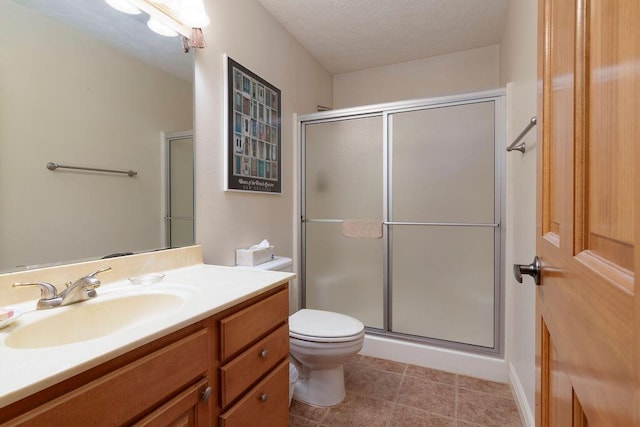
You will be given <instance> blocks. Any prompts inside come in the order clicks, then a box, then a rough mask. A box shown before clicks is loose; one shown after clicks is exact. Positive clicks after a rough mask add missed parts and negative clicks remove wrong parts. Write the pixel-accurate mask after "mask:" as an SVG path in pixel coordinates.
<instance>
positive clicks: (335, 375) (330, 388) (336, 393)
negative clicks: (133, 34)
mask: <svg viewBox="0 0 640 427" xmlns="http://www.w3.org/2000/svg"><path fill="white" fill-rule="evenodd" d="M244 268H257V269H261V270H273V271H292V261H291V258H285V257H275V258H274V259H273V260H272V261H269V262H266V263H264V264H259V265H256V266H254V267H244ZM363 342H364V325H363V324H362V322H360V321H359V320H357V319H354V318H353V317H350V316H347V315H345V314H340V313H333V312H330V311H322V310H312V309H302V310H299V311H298V312H296V313H294V314H292V315H291V316H289V345H290V347H289V352H290V353H291V361H292V362H293V364H294V365H295V367H296V368H297V370H298V380H297V382H295V384H294V390H293V398H294V399H296V400H299V401H301V402H305V403H309V404H311V405H316V406H333V405H337V404H338V403H340V402H342V400H344V396H345V389H344V370H343V368H342V366H343V365H344V363H345V362H347V361H348V360H349V359H350V358H351V357H352V356H354V355H355V354H356V353H358V352H359V351H360V349H361V348H362V344H363Z"/></svg>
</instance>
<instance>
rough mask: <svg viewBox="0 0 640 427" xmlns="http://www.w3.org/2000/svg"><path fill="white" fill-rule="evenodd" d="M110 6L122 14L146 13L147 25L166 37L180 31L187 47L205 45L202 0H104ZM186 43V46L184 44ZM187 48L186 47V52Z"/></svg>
mask: <svg viewBox="0 0 640 427" xmlns="http://www.w3.org/2000/svg"><path fill="white" fill-rule="evenodd" d="M105 1H106V2H107V4H109V5H110V6H111V7H113V8H115V9H117V10H120V11H122V12H125V13H135V12H134V10H135V11H136V12H137V13H140V11H142V12H144V13H146V14H147V15H149V21H147V26H148V27H149V28H150V29H151V30H153V31H154V32H156V33H158V34H161V35H163V36H167V37H175V36H177V35H178V34H182V35H183V36H184V37H185V38H186V39H189V42H188V43H187V45H188V46H189V47H197V48H203V47H205V43H204V38H203V35H202V30H201V29H202V28H204V27H206V26H208V25H209V24H210V23H211V20H210V19H209V16H207V11H206V10H205V8H204V3H203V0H105ZM187 45H185V46H187ZM187 50H188V47H187V48H186V49H185V51H187Z"/></svg>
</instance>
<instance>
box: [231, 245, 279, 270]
mask: <svg viewBox="0 0 640 427" xmlns="http://www.w3.org/2000/svg"><path fill="white" fill-rule="evenodd" d="M273 257H274V255H273V246H269V247H268V248H262V249H236V265H243V266H248V267H252V266H254V265H258V264H262V263H264V262H267V261H271V260H272V259H273Z"/></svg>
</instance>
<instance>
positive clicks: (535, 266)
mask: <svg viewBox="0 0 640 427" xmlns="http://www.w3.org/2000/svg"><path fill="white" fill-rule="evenodd" d="M541 267H542V264H541V263H540V258H538V256H537V255H536V256H535V257H534V258H533V262H532V263H531V264H513V275H514V276H515V278H516V280H517V281H518V283H522V275H523V274H526V275H528V276H531V277H533V280H534V281H535V282H536V285H538V286H540V269H541Z"/></svg>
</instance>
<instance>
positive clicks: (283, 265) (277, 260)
mask: <svg viewBox="0 0 640 427" xmlns="http://www.w3.org/2000/svg"><path fill="white" fill-rule="evenodd" d="M238 268H251V269H256V270H271V271H286V272H289V273H292V272H293V260H292V259H291V258H287V257H283V256H276V257H273V259H272V260H271V261H267V262H263V263H262V264H258V265H254V266H253V267H245V266H242V267H240V266H238Z"/></svg>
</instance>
